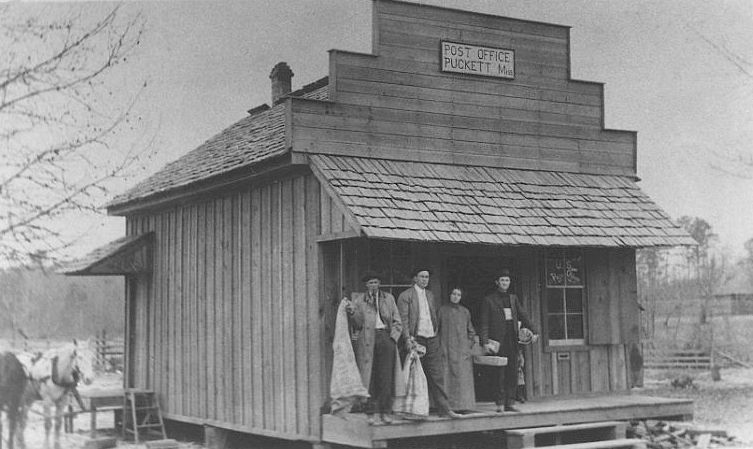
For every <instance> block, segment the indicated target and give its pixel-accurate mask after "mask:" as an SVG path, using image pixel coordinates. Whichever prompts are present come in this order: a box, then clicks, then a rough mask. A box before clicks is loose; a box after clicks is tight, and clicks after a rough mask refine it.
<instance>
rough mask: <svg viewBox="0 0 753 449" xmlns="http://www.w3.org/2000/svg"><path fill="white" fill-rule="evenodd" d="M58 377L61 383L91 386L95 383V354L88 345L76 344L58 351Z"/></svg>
mask: <svg viewBox="0 0 753 449" xmlns="http://www.w3.org/2000/svg"><path fill="white" fill-rule="evenodd" d="M56 356H57V358H58V362H57V363H58V367H57V369H58V377H59V378H60V381H61V382H64V383H73V384H77V383H79V382H83V383H84V384H85V385H89V384H91V383H92V382H93V381H94V359H95V355H94V352H93V351H92V350H91V349H89V347H88V346H86V345H81V344H77V343H74V344H73V345H68V346H65V347H64V348H61V349H60V350H58V351H57V354H56Z"/></svg>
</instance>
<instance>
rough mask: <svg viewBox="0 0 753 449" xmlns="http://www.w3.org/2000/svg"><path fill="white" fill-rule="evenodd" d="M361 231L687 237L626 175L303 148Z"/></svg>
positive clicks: (622, 239) (557, 238) (608, 241)
mask: <svg viewBox="0 0 753 449" xmlns="http://www.w3.org/2000/svg"><path fill="white" fill-rule="evenodd" d="M311 162H312V166H313V168H314V171H315V173H316V174H317V176H319V177H320V178H324V179H320V181H322V182H326V183H328V184H329V185H330V186H331V187H332V189H333V190H334V192H335V194H336V195H338V196H339V197H340V199H341V200H342V202H343V203H344V205H345V206H346V207H347V208H348V209H349V211H350V212H351V213H352V214H353V216H354V217H355V219H356V220H357V222H358V224H359V225H360V226H361V229H362V231H363V232H364V233H365V234H366V236H368V237H373V238H386V239H406V240H420V241H435V242H464V243H489V244H504V245H542V246H544V245H546V246H601V247H646V246H674V245H694V244H695V241H693V240H692V239H691V238H690V236H689V235H687V233H685V231H683V230H682V228H680V227H679V226H677V225H676V224H674V223H673V222H672V220H671V219H670V218H669V217H668V216H667V215H666V214H665V213H664V212H663V211H662V210H661V209H660V208H659V206H657V205H656V204H655V203H654V202H652V201H651V199H650V198H649V197H648V196H647V195H646V194H644V193H643V192H642V191H641V190H640V188H639V187H638V186H637V185H636V183H635V182H633V181H632V180H631V179H629V178H625V177H620V176H597V175H586V174H575V173H560V172H546V171H532V170H515V169H503V168H489V167H471V166H459V165H448V164H438V163H417V162H395V161H389V160H380V159H367V158H362V157H347V156H327V155H313V156H312V157H311Z"/></svg>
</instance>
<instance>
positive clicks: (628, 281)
mask: <svg viewBox="0 0 753 449" xmlns="http://www.w3.org/2000/svg"><path fill="white" fill-rule="evenodd" d="M616 257H617V259H618V268H617V275H618V287H619V297H620V302H619V304H620V311H619V314H620V318H621V323H620V324H621V328H620V333H621V338H620V341H621V342H623V343H626V344H638V343H640V311H639V307H640V305H639V304H638V290H637V276H636V271H635V270H636V268H635V267H636V265H635V250H634V249H623V250H620V251H618V253H617V255H616Z"/></svg>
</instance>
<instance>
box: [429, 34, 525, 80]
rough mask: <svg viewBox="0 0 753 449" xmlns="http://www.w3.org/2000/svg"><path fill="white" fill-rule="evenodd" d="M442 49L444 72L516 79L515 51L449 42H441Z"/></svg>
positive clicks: (441, 56) (442, 68)
mask: <svg viewBox="0 0 753 449" xmlns="http://www.w3.org/2000/svg"><path fill="white" fill-rule="evenodd" d="M440 47H441V48H440V53H441V55H440V58H441V62H440V64H441V70H442V71H443V72H456V73H468V74H471V75H481V76H493V77H495V78H508V79H513V78H515V52H514V51H513V50H506V49H504V48H492V47H482V46H479V45H470V44H461V43H458V42H449V41H441V42H440Z"/></svg>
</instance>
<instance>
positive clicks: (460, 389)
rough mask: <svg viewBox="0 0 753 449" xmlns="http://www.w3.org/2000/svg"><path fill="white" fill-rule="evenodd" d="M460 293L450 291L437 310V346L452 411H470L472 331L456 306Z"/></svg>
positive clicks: (462, 310) (472, 398)
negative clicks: (443, 364)
mask: <svg viewBox="0 0 753 449" xmlns="http://www.w3.org/2000/svg"><path fill="white" fill-rule="evenodd" d="M462 296H463V291H462V290H461V289H460V288H454V289H452V293H450V303H449V304H444V305H442V307H440V308H439V326H438V327H439V331H438V333H439V344H440V346H441V347H442V352H443V354H444V360H445V367H444V368H445V370H444V381H445V383H444V385H445V391H446V392H447V396H448V399H449V401H450V408H451V409H452V410H454V411H456V412H457V411H470V410H473V409H474V408H475V407H476V394H475V389H474V386H473V354H472V349H473V346H474V345H475V344H476V341H475V337H476V331H475V329H474V328H473V324H472V323H471V313H470V312H469V311H468V309H466V308H465V307H463V306H462V305H460V299H461V298H462Z"/></svg>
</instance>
